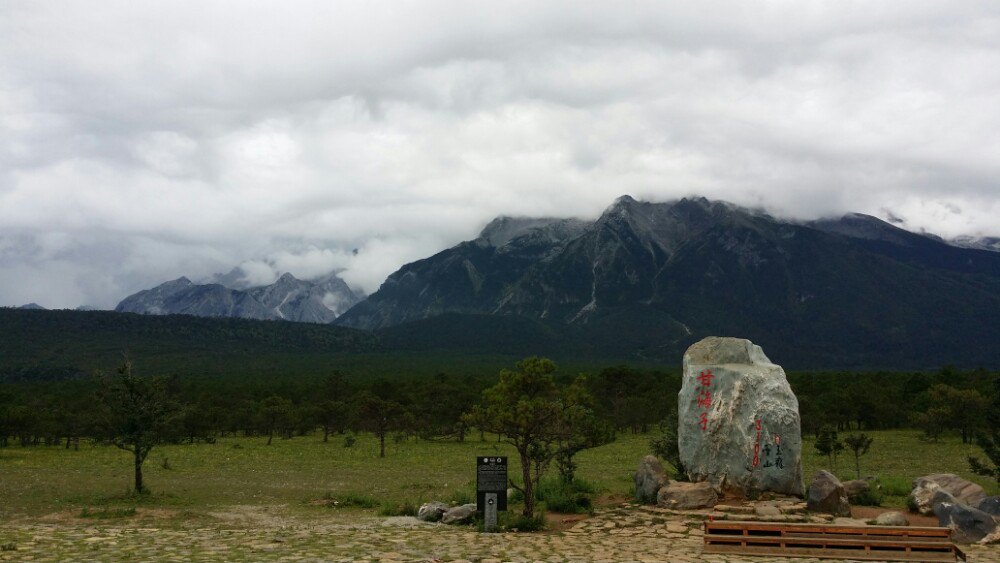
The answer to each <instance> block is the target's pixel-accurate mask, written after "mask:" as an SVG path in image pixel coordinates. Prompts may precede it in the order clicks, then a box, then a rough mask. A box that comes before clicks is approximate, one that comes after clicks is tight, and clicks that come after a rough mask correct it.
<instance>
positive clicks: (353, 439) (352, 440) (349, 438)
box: [344, 432, 358, 448]
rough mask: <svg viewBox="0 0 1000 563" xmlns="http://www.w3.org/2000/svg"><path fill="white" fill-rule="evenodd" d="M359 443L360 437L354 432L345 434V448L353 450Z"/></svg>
mask: <svg viewBox="0 0 1000 563" xmlns="http://www.w3.org/2000/svg"><path fill="white" fill-rule="evenodd" d="M357 441H358V437H357V436H355V435H354V432H348V433H346V434H344V447H345V448H353V447H354V444H356V443H357Z"/></svg>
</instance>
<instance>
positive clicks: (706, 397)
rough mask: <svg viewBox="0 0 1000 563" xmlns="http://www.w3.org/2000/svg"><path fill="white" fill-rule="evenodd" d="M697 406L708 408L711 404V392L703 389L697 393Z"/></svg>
mask: <svg viewBox="0 0 1000 563" xmlns="http://www.w3.org/2000/svg"><path fill="white" fill-rule="evenodd" d="M698 406H699V407H704V408H706V409H707V408H708V407H710V406H712V392H711V391H709V390H708V389H704V390H702V391H701V393H698Z"/></svg>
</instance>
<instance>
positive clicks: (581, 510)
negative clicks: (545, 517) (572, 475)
mask: <svg viewBox="0 0 1000 563" xmlns="http://www.w3.org/2000/svg"><path fill="white" fill-rule="evenodd" d="M594 491H595V488H594V486H593V485H591V484H590V483H588V482H586V481H584V480H582V479H574V480H573V481H572V482H571V483H566V482H564V481H562V480H561V479H553V480H543V481H542V482H541V483H539V484H538V488H537V489H535V498H536V499H537V500H539V501H542V502H544V503H545V507H546V508H547V509H548V510H550V511H552V512H561V513H563V514H589V513H591V512H593V510H594V502H593V500H592V498H591V497H592V495H593V494H594ZM508 500H509V499H508Z"/></svg>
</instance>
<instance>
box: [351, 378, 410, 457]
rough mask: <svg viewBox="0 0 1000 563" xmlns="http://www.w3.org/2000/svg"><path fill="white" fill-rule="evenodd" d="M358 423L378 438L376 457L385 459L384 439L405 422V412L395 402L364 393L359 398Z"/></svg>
mask: <svg viewBox="0 0 1000 563" xmlns="http://www.w3.org/2000/svg"><path fill="white" fill-rule="evenodd" d="M358 403H359V404H360V405H361V408H360V409H359V413H358V416H359V419H360V420H359V422H360V423H361V425H362V426H363V427H364V428H365V429H366V430H369V431H371V432H372V433H373V434H375V437H376V438H378V445H379V450H378V456H379V457H385V437H386V436H387V435H388V434H389V433H390V432H392V431H394V430H399V429H400V428H402V427H403V426H404V422H405V421H406V418H407V417H406V415H407V413H406V410H405V409H404V408H403V406H402V405H400V404H399V403H397V402H395V401H391V400H388V399H383V398H382V397H379V396H378V395H375V394H373V393H369V392H365V393H362V394H361V395H360V397H359V401H358Z"/></svg>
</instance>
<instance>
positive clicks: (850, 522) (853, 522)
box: [833, 517, 868, 526]
mask: <svg viewBox="0 0 1000 563" xmlns="http://www.w3.org/2000/svg"><path fill="white" fill-rule="evenodd" d="M833 524H834V525H837V526H867V525H868V522H865V521H864V520H858V519H857V518H847V517H840V518H834V519H833Z"/></svg>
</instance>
